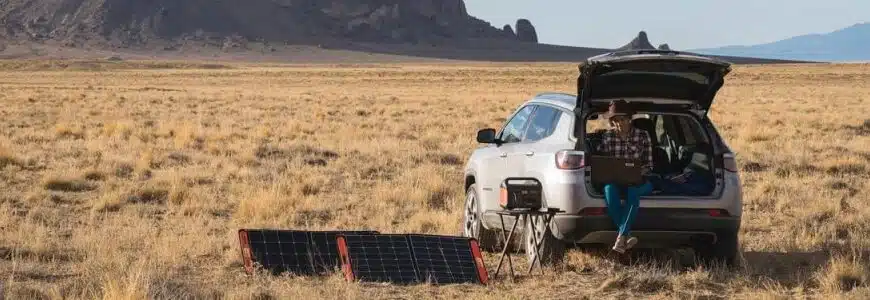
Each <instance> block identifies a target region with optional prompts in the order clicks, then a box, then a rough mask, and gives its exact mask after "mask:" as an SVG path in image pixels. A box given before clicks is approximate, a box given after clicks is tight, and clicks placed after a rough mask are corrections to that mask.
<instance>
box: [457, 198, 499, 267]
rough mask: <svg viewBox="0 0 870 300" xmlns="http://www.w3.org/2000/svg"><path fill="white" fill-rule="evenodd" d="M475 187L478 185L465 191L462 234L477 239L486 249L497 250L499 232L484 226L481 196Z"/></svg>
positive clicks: (481, 246)
mask: <svg viewBox="0 0 870 300" xmlns="http://www.w3.org/2000/svg"><path fill="white" fill-rule="evenodd" d="M475 187H476V185H475V184H472V185H471V186H469V187H468V190H467V191H466V193H465V207H464V209H463V211H464V212H463V218H462V223H463V226H462V228H463V230H462V235H463V236H465V237H471V238H474V239H477V242H478V244H479V245H480V248H481V249H483V250H485V251H496V250H497V248H498V245H497V242H498V240H497V235H496V233H497V232H495V231H493V230H488V229H486V228H484V227H483V219H482V216H483V212H482V211H481V209H480V207H481V205H480V198H479V197H478V196H477V189H476V188H475Z"/></svg>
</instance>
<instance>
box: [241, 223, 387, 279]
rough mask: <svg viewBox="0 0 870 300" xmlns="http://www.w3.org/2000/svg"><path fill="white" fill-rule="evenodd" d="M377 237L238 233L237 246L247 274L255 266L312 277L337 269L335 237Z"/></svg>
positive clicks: (268, 231) (259, 231)
mask: <svg viewBox="0 0 870 300" xmlns="http://www.w3.org/2000/svg"><path fill="white" fill-rule="evenodd" d="M377 233H378V232H377V231H300V230H271V229H241V230H239V243H240V245H241V250H242V261H243V262H244V265H245V271H246V272H247V273H248V274H252V273H253V272H254V264H259V265H261V266H262V267H263V268H264V269H266V270H269V271H270V272H271V273H272V274H280V273H284V272H289V273H293V274H297V275H315V274H320V273H325V272H329V271H331V270H333V269H335V268H337V267H339V266H340V264H339V260H338V258H339V257H338V249H337V248H336V246H337V245H336V242H335V240H336V236H338V235H339V234H356V235H370V234H377Z"/></svg>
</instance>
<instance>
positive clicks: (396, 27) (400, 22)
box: [0, 0, 537, 46]
mask: <svg viewBox="0 0 870 300" xmlns="http://www.w3.org/2000/svg"><path fill="white" fill-rule="evenodd" d="M0 2H3V4H2V5H0V24H2V25H3V29H4V30H3V31H0V35H2V37H3V38H6V39H16V40H34V41H44V40H54V41H62V42H64V43H65V44H68V45H69V46H74V45H76V44H80V43H86V42H89V41H103V42H108V43H111V44H114V45H116V46H123V45H134V44H148V43H150V42H156V41H165V40H173V39H197V38H203V39H208V38H215V37H217V38H226V37H235V38H238V39H244V40H257V41H268V42H283V43H291V44H312V43H317V42H319V41H336V40H338V41H358V42H375V43H411V44H414V43H450V42H452V41H461V40H463V39H498V40H513V41H518V42H520V41H525V42H531V43H536V42H537V34H536V33H535V32H534V26H532V24H531V22H529V21H528V20H525V19H521V20H518V22H517V24H516V25H517V27H518V28H516V32H514V30H513V29H512V28H510V26H509V25H505V26H504V27H503V28H497V27H494V26H492V25H491V24H490V23H488V22H486V21H483V20H480V19H477V18H475V17H473V16H471V15H469V14H468V12H467V10H466V8H465V3H464V2H463V0H414V1H406V0H224V1H214V0H3V1H0Z"/></svg>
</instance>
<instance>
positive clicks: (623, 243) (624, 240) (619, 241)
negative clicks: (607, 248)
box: [613, 235, 637, 254]
mask: <svg viewBox="0 0 870 300" xmlns="http://www.w3.org/2000/svg"><path fill="white" fill-rule="evenodd" d="M634 245H637V238H636V237H628V236H624V235H621V236H619V237H618V238H616V243H614V244H613V251H616V252H619V253H620V254H623V253H625V251H626V250H628V249H631V248H632V247H634Z"/></svg>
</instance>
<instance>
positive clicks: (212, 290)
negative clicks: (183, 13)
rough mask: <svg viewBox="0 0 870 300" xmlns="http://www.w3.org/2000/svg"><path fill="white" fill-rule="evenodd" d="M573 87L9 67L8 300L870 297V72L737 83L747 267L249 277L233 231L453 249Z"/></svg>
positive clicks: (426, 71) (475, 75) (478, 73)
mask: <svg viewBox="0 0 870 300" xmlns="http://www.w3.org/2000/svg"><path fill="white" fill-rule="evenodd" d="M575 71H576V66H575V65H573V64H523V65H518V64H515V65H508V64H482V63H477V64H444V65H409V64H392V65H336V66H328V65H315V66H279V65H258V66H251V65H228V66H223V67H222V66H217V65H197V64H174V63H147V62H146V63H96V62H73V63H70V62H64V63H41V62H39V63H38V62H21V61H6V62H0V187H2V193H0V281H2V282H3V283H2V285H3V292H2V293H3V294H0V295H5V296H6V298H7V299H29V298H37V299H39V298H45V299H61V298H74V299H79V298H85V299H90V298H103V299H141V298H173V299H177V298H230V299H271V298H279V299H310V298H327V299H369V298H447V299H453V298H458V299H477V298H481V299H514V298H547V299H564V298H572V299H577V298H595V299H598V298H620V299H622V298H626V297H631V298H641V297H642V298H704V299H709V298H720V297H724V298H744V299H746V298H748V299H770V298H775V299H776V298H838V297H839V298H854V299H861V298H863V299H867V298H868V297H870V252H868V249H870V191H868V189H870V175H868V173H870V65H800V66H797V65H795V66H738V67H736V70H735V72H734V73H732V75H730V76H729V81H728V83H727V84H726V86H725V87H724V89H723V90H722V92H721V94H720V97H719V99H718V100H717V102H716V103H715V105H714V106H713V113H712V114H711V115H712V116H711V117H712V118H713V119H714V120H715V122H716V123H717V124H718V125H719V127H720V129H721V131H723V133H724V135H725V137H726V138H727V140H728V142H729V144H730V145H731V147H732V148H734V149H735V150H736V152H737V153H738V157H739V163H740V165H741V169H742V172H743V173H742V180H743V183H744V185H745V190H744V192H745V198H744V199H745V213H744V219H743V229H742V231H741V238H742V249H743V255H742V261H743V263H742V265H741V267H739V268H737V269H736V270H725V269H717V268H714V269H703V268H700V267H688V268H687V267H684V265H682V264H679V263H673V261H678V260H679V259H677V260H670V259H668V258H669V257H671V258H680V257H682V256H681V255H679V254H680V253H675V254H673V255H670V254H669V255H658V256H656V257H655V258H653V259H640V260H637V261H632V262H626V261H623V260H619V259H615V258H613V257H610V256H608V255H596V254H589V253H583V252H579V251H577V250H572V251H571V252H570V253H569V255H568V258H567V260H566V263H565V264H564V265H562V266H559V267H557V268H553V269H548V270H547V272H546V274H544V275H537V276H531V277H527V276H523V277H520V278H518V281H517V282H515V283H511V282H510V281H508V280H503V279H499V280H497V281H495V282H494V283H493V284H492V285H490V286H487V287H483V286H471V285H454V286H443V287H438V286H427V285H421V286H412V287H398V286H389V285H381V284H358V283H346V282H344V281H343V278H342V277H341V276H339V275H338V274H336V275H335V276H327V277H325V278H294V277H273V276H260V275H258V276H253V277H248V276H246V275H245V274H244V272H243V268H242V265H241V259H240V256H241V255H240V252H239V246H238V239H237V237H236V235H235V234H236V230H237V229H239V228H251V227H269V228H296V229H299V228H308V229H374V230H379V231H382V232H417V233H439V234H459V232H460V228H461V227H460V226H461V224H460V220H461V214H462V204H463V203H462V202H463V200H464V197H463V196H464V193H463V191H462V184H463V179H462V168H463V164H464V163H465V159H466V158H467V156H468V154H469V153H470V151H471V150H472V149H473V148H475V147H476V146H477V145H476V143H475V141H474V136H475V132H476V131H477V129H479V128H483V127H497V126H499V125H500V124H501V123H502V122H503V121H504V118H505V117H506V116H507V114H509V113H510V112H511V111H512V110H513V109H514V107H515V106H516V105H518V104H519V103H521V102H522V101H523V100H524V99H527V98H528V97H531V96H533V95H534V94H535V93H538V92H541V91H562V92H569V93H573V92H574V91H573V86H574V80H575V76H576V75H575ZM486 255H487V259H488V260H487V265H488V267H490V269H494V267H495V264H496V260H497V257H496V255H494V254H492V253H488V254H486ZM517 257H519V258H521V259H517V260H515V261H524V257H522V256H517ZM502 278H504V277H502Z"/></svg>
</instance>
